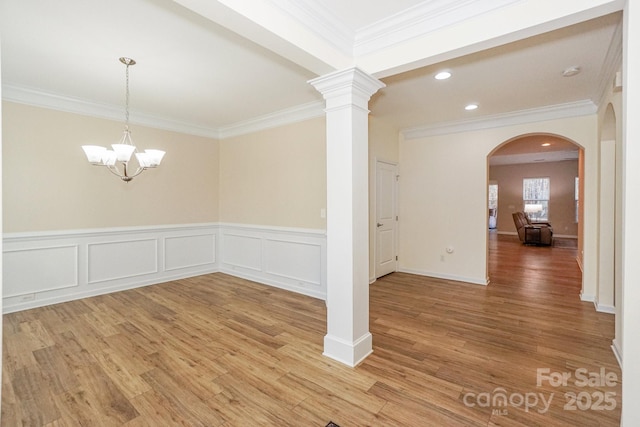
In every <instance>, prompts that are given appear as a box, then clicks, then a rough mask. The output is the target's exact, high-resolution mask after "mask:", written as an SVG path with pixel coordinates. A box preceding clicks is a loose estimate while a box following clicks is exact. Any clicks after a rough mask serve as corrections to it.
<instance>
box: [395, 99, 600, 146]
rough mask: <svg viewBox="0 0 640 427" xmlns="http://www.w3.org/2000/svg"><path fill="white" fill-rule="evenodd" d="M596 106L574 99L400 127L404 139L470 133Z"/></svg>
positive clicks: (560, 116)
mask: <svg viewBox="0 0 640 427" xmlns="http://www.w3.org/2000/svg"><path fill="white" fill-rule="evenodd" d="M597 111H598V107H597V106H596V105H595V104H594V103H593V102H592V101H591V100H583V101H576V102H571V103H567V104H559V105H550V106H546V107H542V108H532V109H529V110H520V111H512V112H509V113H505V114H497V115H493V116H486V117H480V118H477V119H475V120H460V121H454V122H448V123H439V124H435V125H426V126H416V127H411V128H405V129H401V130H400V132H401V133H402V135H403V136H404V139H405V140H409V139H418V138H426V137H429V136H435V135H448V134H452V133H459V132H470V131H475V130H482V129H491V128H498V127H504V126H513V125H519V124H524V123H533V122H540V121H545V120H554V119H564V118H570V117H579V116H587V115H592V114H596V113H597Z"/></svg>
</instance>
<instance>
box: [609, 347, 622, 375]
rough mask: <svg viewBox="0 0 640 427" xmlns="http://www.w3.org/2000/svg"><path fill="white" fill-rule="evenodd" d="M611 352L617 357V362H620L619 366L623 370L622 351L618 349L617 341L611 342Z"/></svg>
mask: <svg viewBox="0 0 640 427" xmlns="http://www.w3.org/2000/svg"><path fill="white" fill-rule="evenodd" d="M611 350H612V351H613V354H614V355H615V356H616V360H617V361H618V366H620V369H622V349H621V348H618V344H617V342H616V340H612V341H611Z"/></svg>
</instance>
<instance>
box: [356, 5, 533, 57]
mask: <svg viewBox="0 0 640 427" xmlns="http://www.w3.org/2000/svg"><path fill="white" fill-rule="evenodd" d="M518 1H520V0H492V1H490V2H486V1H484V2H480V1H474V2H471V1H468V0H431V1H423V2H422V3H419V4H417V5H416V6H413V7H410V8H408V9H406V10H403V11H401V12H399V13H396V14H395V15H391V16H389V17H387V18H385V19H382V20H380V21H378V22H374V23H373V24H370V25H367V26H365V27H363V28H361V29H359V30H358V31H357V32H356V35H355V44H354V52H355V56H356V57H358V56H361V55H366V54H368V53H371V52H375V51H379V50H381V49H385V48H388V47H390V46H393V45H396V44H398V43H402V42H405V41H407V40H411V39H414V38H416V37H420V36H423V35H425V34H429V33H431V32H434V31H436V30H438V29H441V28H444V27H447V26H451V25H455V24H457V23H460V22H463V21H466V20H468V19H471V18H474V17H476V16H479V15H482V14H484V13H488V12H491V11H492V10H495V9H499V8H502V7H506V6H509V5H511V4H513V3H517V2H518Z"/></svg>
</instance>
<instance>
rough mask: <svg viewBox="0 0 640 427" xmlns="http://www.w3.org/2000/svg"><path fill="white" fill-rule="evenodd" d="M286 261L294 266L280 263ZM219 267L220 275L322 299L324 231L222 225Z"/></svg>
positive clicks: (323, 285)
mask: <svg viewBox="0 0 640 427" xmlns="http://www.w3.org/2000/svg"><path fill="white" fill-rule="evenodd" d="M274 244H275V246H274ZM278 251H280V252H278ZM274 257H275V258H274ZM289 259H295V262H289V263H286V264H283V263H281V262H280V261H281V260H289ZM272 264H276V265H275V266H274V265H272ZM219 265H220V271H221V272H223V273H227V274H230V275H233V276H237V277H242V278H244V279H247V280H253V281H256V282H259V283H263V284H266V285H270V286H274V287H277V288H281V289H286V290H289V291H293V292H297V293H301V294H304V295H308V296H311V297H314V298H319V299H326V296H327V279H326V275H327V272H326V270H327V267H326V266H327V237H326V230H320V229H306V228H292V227H277V226H264V225H255V224H233V223H222V224H220V261H219Z"/></svg>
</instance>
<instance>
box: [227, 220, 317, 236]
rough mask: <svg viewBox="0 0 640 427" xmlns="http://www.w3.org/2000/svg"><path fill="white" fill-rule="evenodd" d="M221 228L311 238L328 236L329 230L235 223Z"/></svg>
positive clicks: (229, 223) (228, 223)
mask: <svg viewBox="0 0 640 427" xmlns="http://www.w3.org/2000/svg"><path fill="white" fill-rule="evenodd" d="M218 225H219V226H220V227H221V228H225V229H228V230H229V229H234V230H251V231H262V232H267V233H269V232H271V233H288V234H308V235H310V236H325V237H326V236H327V230H325V229H323V228H301V227H281V226H277V225H256V224H241V223H234V222H221V223H218Z"/></svg>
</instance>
